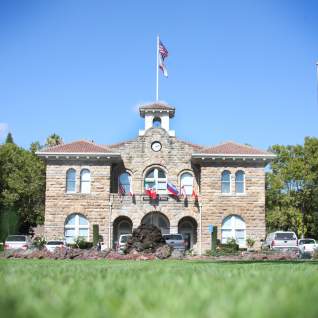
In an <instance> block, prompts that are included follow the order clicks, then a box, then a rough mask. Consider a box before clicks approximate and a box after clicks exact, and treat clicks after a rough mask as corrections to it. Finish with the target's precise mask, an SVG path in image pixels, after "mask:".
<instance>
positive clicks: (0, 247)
mask: <svg viewBox="0 0 318 318" xmlns="http://www.w3.org/2000/svg"><path fill="white" fill-rule="evenodd" d="M0 252H3V244H2V243H0Z"/></svg>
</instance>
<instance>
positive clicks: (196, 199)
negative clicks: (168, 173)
mask: <svg viewBox="0 0 318 318" xmlns="http://www.w3.org/2000/svg"><path fill="white" fill-rule="evenodd" d="M192 197H193V198H194V200H195V201H198V199H199V197H198V195H197V193H196V192H195V191H194V189H193V190H192Z"/></svg>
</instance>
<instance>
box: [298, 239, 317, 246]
mask: <svg viewBox="0 0 318 318" xmlns="http://www.w3.org/2000/svg"><path fill="white" fill-rule="evenodd" d="M315 243H316V242H315V240H300V241H299V245H302V244H315Z"/></svg>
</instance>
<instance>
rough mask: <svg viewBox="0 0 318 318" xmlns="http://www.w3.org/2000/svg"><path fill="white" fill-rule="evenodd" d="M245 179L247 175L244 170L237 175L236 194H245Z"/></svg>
mask: <svg viewBox="0 0 318 318" xmlns="http://www.w3.org/2000/svg"><path fill="white" fill-rule="evenodd" d="M244 179H245V175H244V172H243V171H242V170H239V171H237V172H236V173H235V192H236V193H244V188H245V186H244Z"/></svg>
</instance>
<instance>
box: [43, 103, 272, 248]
mask: <svg viewBox="0 0 318 318" xmlns="http://www.w3.org/2000/svg"><path fill="white" fill-rule="evenodd" d="M139 111H140V116H142V117H143V118H144V122H145V127H144V129H142V130H140V131H139V135H138V137H137V138H135V139H133V140H129V141H124V142H121V143H118V144H113V145H97V144H95V143H94V142H89V141H75V142H72V143H68V144H62V145H58V146H54V147H49V148H46V149H43V150H42V151H40V152H38V153H37V154H38V155H39V156H40V157H41V158H43V159H44V160H45V161H46V164H47V168H46V203H45V236H46V237H47V239H53V238H63V237H65V239H66V240H67V241H72V240H73V239H74V238H75V237H78V236H81V237H84V238H85V239H87V240H89V241H91V240H92V235H93V231H92V228H93V224H98V225H99V232H100V234H101V235H102V237H103V241H104V244H106V245H107V246H109V247H113V245H114V243H115V242H116V241H117V239H118V237H119V235H120V234H124V233H130V232H131V231H132V229H133V228H136V227H137V226H138V225H140V224H141V223H153V224H155V225H157V226H158V227H159V228H160V229H161V231H162V232H163V233H182V234H183V235H184V237H185V239H186V241H187V245H188V248H193V249H194V250H196V251H197V252H198V253H203V252H204V251H205V250H207V249H209V248H210V247H211V236H210V233H209V230H208V229H209V225H210V224H213V225H216V226H217V227H218V238H219V239H220V240H222V241H223V242H226V241H227V240H228V238H235V239H236V241H237V242H238V243H239V245H240V246H241V247H244V246H245V242H246V239H247V238H253V239H255V240H256V244H257V245H258V246H259V241H260V239H262V238H264V236H265V173H264V167H265V166H266V164H268V163H269V162H270V160H271V159H272V158H273V157H274V156H273V154H271V153H268V152H266V151H262V150H259V149H255V148H252V147H250V146H246V145H240V144H237V143H234V142H226V143H222V144H220V145H216V146H213V147H208V148H207V147H202V146H199V145H194V144H191V143H189V142H185V141H182V140H180V139H178V138H176V135H175V131H173V130H171V129H170V120H171V119H172V118H173V117H174V115H175V109H174V108H173V107H171V106H169V105H166V104H162V103H154V104H150V105H144V106H141V107H140V109H139ZM167 184H169V186H171V185H172V187H173V186H175V188H177V191H178V192H179V195H178V196H176V195H172V194H170V192H169V191H168V189H167ZM149 189H151V190H149ZM146 190H148V191H146ZM154 192H155V195H153V197H154V198H151V197H150V195H149V194H150V193H152V194H153V193H154Z"/></svg>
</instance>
